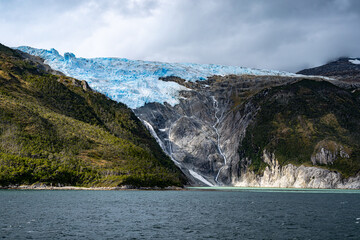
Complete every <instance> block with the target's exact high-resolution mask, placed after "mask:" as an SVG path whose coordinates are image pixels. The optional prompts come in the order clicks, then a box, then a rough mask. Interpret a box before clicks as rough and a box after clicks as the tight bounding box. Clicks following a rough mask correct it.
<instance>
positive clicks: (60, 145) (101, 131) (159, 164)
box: [0, 44, 186, 187]
mask: <svg viewBox="0 0 360 240" xmlns="http://www.w3.org/2000/svg"><path fill="white" fill-rule="evenodd" d="M39 69H40V68H39V66H37V65H36V64H35V63H33V62H31V61H29V60H27V59H23V58H22V57H21V56H20V55H19V54H18V53H17V52H16V51H13V50H12V49H9V48H7V47H5V46H3V45H1V44H0V186H1V185H3V186H7V185H9V184H33V183H37V182H41V183H47V184H50V183H51V184H58V183H60V184H65V185H76V186H119V185H134V186H159V187H164V186H169V185H175V186H182V185H183V184H184V183H185V181H186V180H185V178H184V176H183V175H182V173H181V172H180V170H179V169H178V168H177V167H176V166H175V165H174V164H173V162H172V161H171V160H170V159H169V158H168V157H167V156H166V155H165V154H164V153H163V151H162V150H161V148H160V147H159V145H158V144H157V143H156V141H155V139H154V138H153V137H152V136H151V135H150V133H149V132H148V131H147V130H146V128H145V127H144V126H143V125H142V124H141V122H140V121H139V120H138V119H137V118H136V117H135V115H134V114H133V112H132V111H131V110H130V109H129V108H127V107H126V106H125V105H123V104H121V103H116V102H114V101H112V100H110V99H108V98H107V97H106V96H104V95H102V94H100V93H97V92H93V91H91V90H88V89H86V88H85V87H84V86H85V85H84V84H85V83H84V82H80V81H78V80H75V79H72V78H69V77H64V76H57V75H51V74H49V73H46V72H43V71H41V70H39Z"/></svg>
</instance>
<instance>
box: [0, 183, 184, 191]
mask: <svg viewBox="0 0 360 240" xmlns="http://www.w3.org/2000/svg"><path fill="white" fill-rule="evenodd" d="M0 190H87V191H121V190H122V191H124V190H149V191H183V190H186V188H182V187H176V186H168V187H164V188H160V187H134V186H129V185H125V186H121V187H76V186H47V185H38V184H34V185H19V186H16V185H10V186H0Z"/></svg>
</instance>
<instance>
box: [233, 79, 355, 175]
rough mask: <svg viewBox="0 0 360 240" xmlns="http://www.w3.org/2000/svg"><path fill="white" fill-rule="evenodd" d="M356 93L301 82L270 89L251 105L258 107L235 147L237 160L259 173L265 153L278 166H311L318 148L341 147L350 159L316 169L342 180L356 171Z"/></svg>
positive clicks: (323, 82) (341, 159)
mask: <svg viewBox="0 0 360 240" xmlns="http://www.w3.org/2000/svg"><path fill="white" fill-rule="evenodd" d="M356 94H357V93H351V92H350V91H347V90H344V89H341V88H338V87H336V86H334V85H332V84H330V83H329V82H325V81H313V80H302V81H299V82H297V83H294V84H289V85H284V86H281V87H274V88H272V89H269V90H265V91H263V92H262V93H260V94H258V95H256V96H255V97H254V98H253V99H252V100H251V101H252V102H253V103H255V105H257V106H260V111H259V112H258V114H257V115H256V117H255V121H254V122H253V123H252V124H250V126H249V128H248V129H247V132H246V136H245V138H244V140H243V142H242V144H241V146H240V149H239V152H240V154H241V156H242V157H249V158H250V159H252V164H251V166H250V169H251V170H253V171H255V172H257V173H261V172H262V170H263V169H264V168H265V167H266V164H265V163H264V162H263V161H262V160H261V155H262V152H263V150H264V149H266V150H268V151H270V152H274V153H275V155H276V158H277V159H278V160H279V162H280V164H282V165H285V164H288V163H292V164H295V165H301V164H304V165H312V163H311V160H310V159H311V156H312V154H314V153H315V152H316V150H317V149H318V147H319V145H321V144H322V145H327V146H330V147H331V145H334V143H336V144H341V145H342V146H344V147H345V149H346V152H348V153H350V158H349V159H347V158H341V157H339V156H338V159H337V160H336V161H335V162H334V163H333V164H332V165H327V166H321V167H324V168H327V169H331V170H335V171H339V172H340V173H342V174H343V176H344V177H349V176H352V175H355V174H357V173H358V172H359V171H360V102H359V99H358V98H357V95H356Z"/></svg>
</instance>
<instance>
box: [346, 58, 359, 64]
mask: <svg viewBox="0 0 360 240" xmlns="http://www.w3.org/2000/svg"><path fill="white" fill-rule="evenodd" d="M349 62H351V63H352V64H360V60H359V59H351V60H349Z"/></svg>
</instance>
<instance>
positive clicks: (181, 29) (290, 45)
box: [0, 0, 360, 71]
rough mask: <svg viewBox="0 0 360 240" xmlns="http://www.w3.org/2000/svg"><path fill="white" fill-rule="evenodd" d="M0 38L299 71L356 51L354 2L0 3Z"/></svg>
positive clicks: (358, 18) (85, 53)
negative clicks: (0, 32) (0, 30)
mask: <svg viewBox="0 0 360 240" xmlns="http://www.w3.org/2000/svg"><path fill="white" fill-rule="evenodd" d="M0 10H1V12H2V15H1V16H0V29H2V34H1V37H0V41H1V42H2V43H3V44H6V45H9V46H19V45H29V46H33V47H38V48H51V47H54V48H56V49H58V50H59V51H60V52H65V51H70V52H74V53H75V54H76V55H77V56H82V57H99V56H113V57H126V58H131V59H144V60H158V61H170V62H197V63H216V64H225V65H240V66H247V67H257V68H267V69H278V70H287V71H298V70H300V69H302V68H304V67H310V66H316V65H320V64H323V63H325V62H327V61H328V60H330V59H334V58H336V57H340V56H345V55H348V56H360V44H358V43H359V39H360V31H359V30H358V29H360V1H357V0H319V1H311V0H303V1H286V0H273V1H268V0H259V1H251V0H247V1H245V0H243V1H242V0H222V1H218V0H196V1H192V0H172V1H168V0H148V1H147V0H123V1H110V0H104V1H94V0H91V1H86V0H78V1H69V0H62V1H55V0H54V1H42V0H33V1H22V0H15V1H8V0H0Z"/></svg>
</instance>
